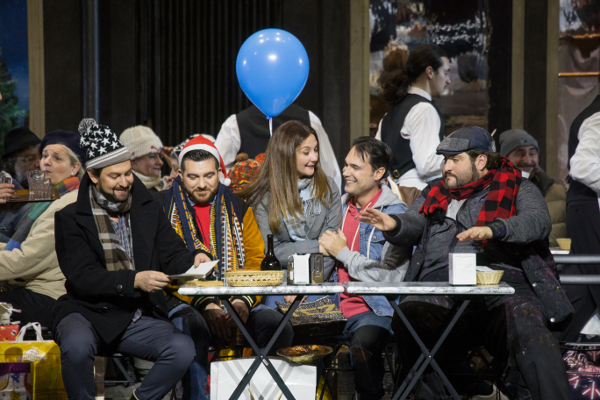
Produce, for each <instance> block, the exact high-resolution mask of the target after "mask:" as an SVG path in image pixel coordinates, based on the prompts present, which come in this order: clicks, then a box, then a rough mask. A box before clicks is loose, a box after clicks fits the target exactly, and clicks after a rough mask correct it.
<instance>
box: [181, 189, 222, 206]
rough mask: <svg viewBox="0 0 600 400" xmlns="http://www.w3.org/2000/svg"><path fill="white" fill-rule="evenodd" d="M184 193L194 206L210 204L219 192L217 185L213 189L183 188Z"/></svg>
mask: <svg viewBox="0 0 600 400" xmlns="http://www.w3.org/2000/svg"><path fill="white" fill-rule="evenodd" d="M185 191H186V192H187V195H188V197H189V198H190V200H192V201H193V202H194V203H195V204H207V203H210V202H211V201H212V200H213V199H214V198H215V196H216V195H217V192H218V191H219V185H217V186H216V187H214V188H206V189H198V188H191V189H188V188H185Z"/></svg>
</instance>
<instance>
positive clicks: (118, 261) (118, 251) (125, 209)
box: [90, 186, 135, 271]
mask: <svg viewBox="0 0 600 400" xmlns="http://www.w3.org/2000/svg"><path fill="white" fill-rule="evenodd" d="M90 203H91V205H92V214H93V215H94V220H95V221H96V228H98V238H99V239H100V243H101V244H102V249H103V250H104V259H105V262H106V269H108V270H109V271H119V270H122V269H131V270H133V269H135V268H134V264H133V251H132V249H131V246H132V245H133V240H132V237H131V221H130V215H129V209H130V208H131V195H130V196H129V198H128V199H127V201H124V202H120V203H112V202H110V201H109V200H108V199H107V198H106V197H104V195H102V193H100V192H99V191H97V190H96V188H95V187H94V186H90ZM107 210H108V211H110V212H112V213H117V214H118V215H119V232H115V230H114V228H113V225H112V222H111V220H110V217H109V216H108V212H107ZM120 234H121V235H123V234H125V235H128V239H129V246H128V248H127V249H126V248H124V247H123V244H122V243H121V240H120Z"/></svg>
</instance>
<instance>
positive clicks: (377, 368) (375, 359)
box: [344, 311, 392, 400]
mask: <svg viewBox="0 0 600 400" xmlns="http://www.w3.org/2000/svg"><path fill="white" fill-rule="evenodd" d="M391 329H392V318H391V317H381V316H378V315H377V314H375V313H374V312H373V311H366V312H363V313H360V314H357V315H354V316H352V317H350V318H348V322H347V323H346V327H345V328H344V336H345V337H346V338H348V339H349V340H350V343H349V347H350V360H351V361H352V368H353V370H354V388H355V390H356V392H357V393H358V395H359V396H360V400H379V399H381V398H382V397H383V395H384V390H383V375H384V374H385V368H384V365H383V357H382V354H383V351H384V350H385V347H386V346H387V345H388V343H389V342H390V340H391V339H392V330H391Z"/></svg>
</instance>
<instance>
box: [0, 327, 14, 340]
mask: <svg viewBox="0 0 600 400" xmlns="http://www.w3.org/2000/svg"><path fill="white" fill-rule="evenodd" d="M18 335H19V325H0V342H14V341H15V340H17V336H18Z"/></svg>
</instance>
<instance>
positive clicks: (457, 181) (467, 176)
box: [444, 162, 479, 189]
mask: <svg viewBox="0 0 600 400" xmlns="http://www.w3.org/2000/svg"><path fill="white" fill-rule="evenodd" d="M450 176H452V177H454V183H451V182H450V181H449V180H448V177H450ZM477 179H479V171H477V168H476V167H475V163H473V162H472V163H471V171H470V173H469V172H465V173H464V174H460V175H456V174H451V173H449V172H447V173H445V174H444V186H446V188H447V189H458V188H460V187H463V186H465V185H468V184H469V183H471V182H475V181H476V180H477Z"/></svg>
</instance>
